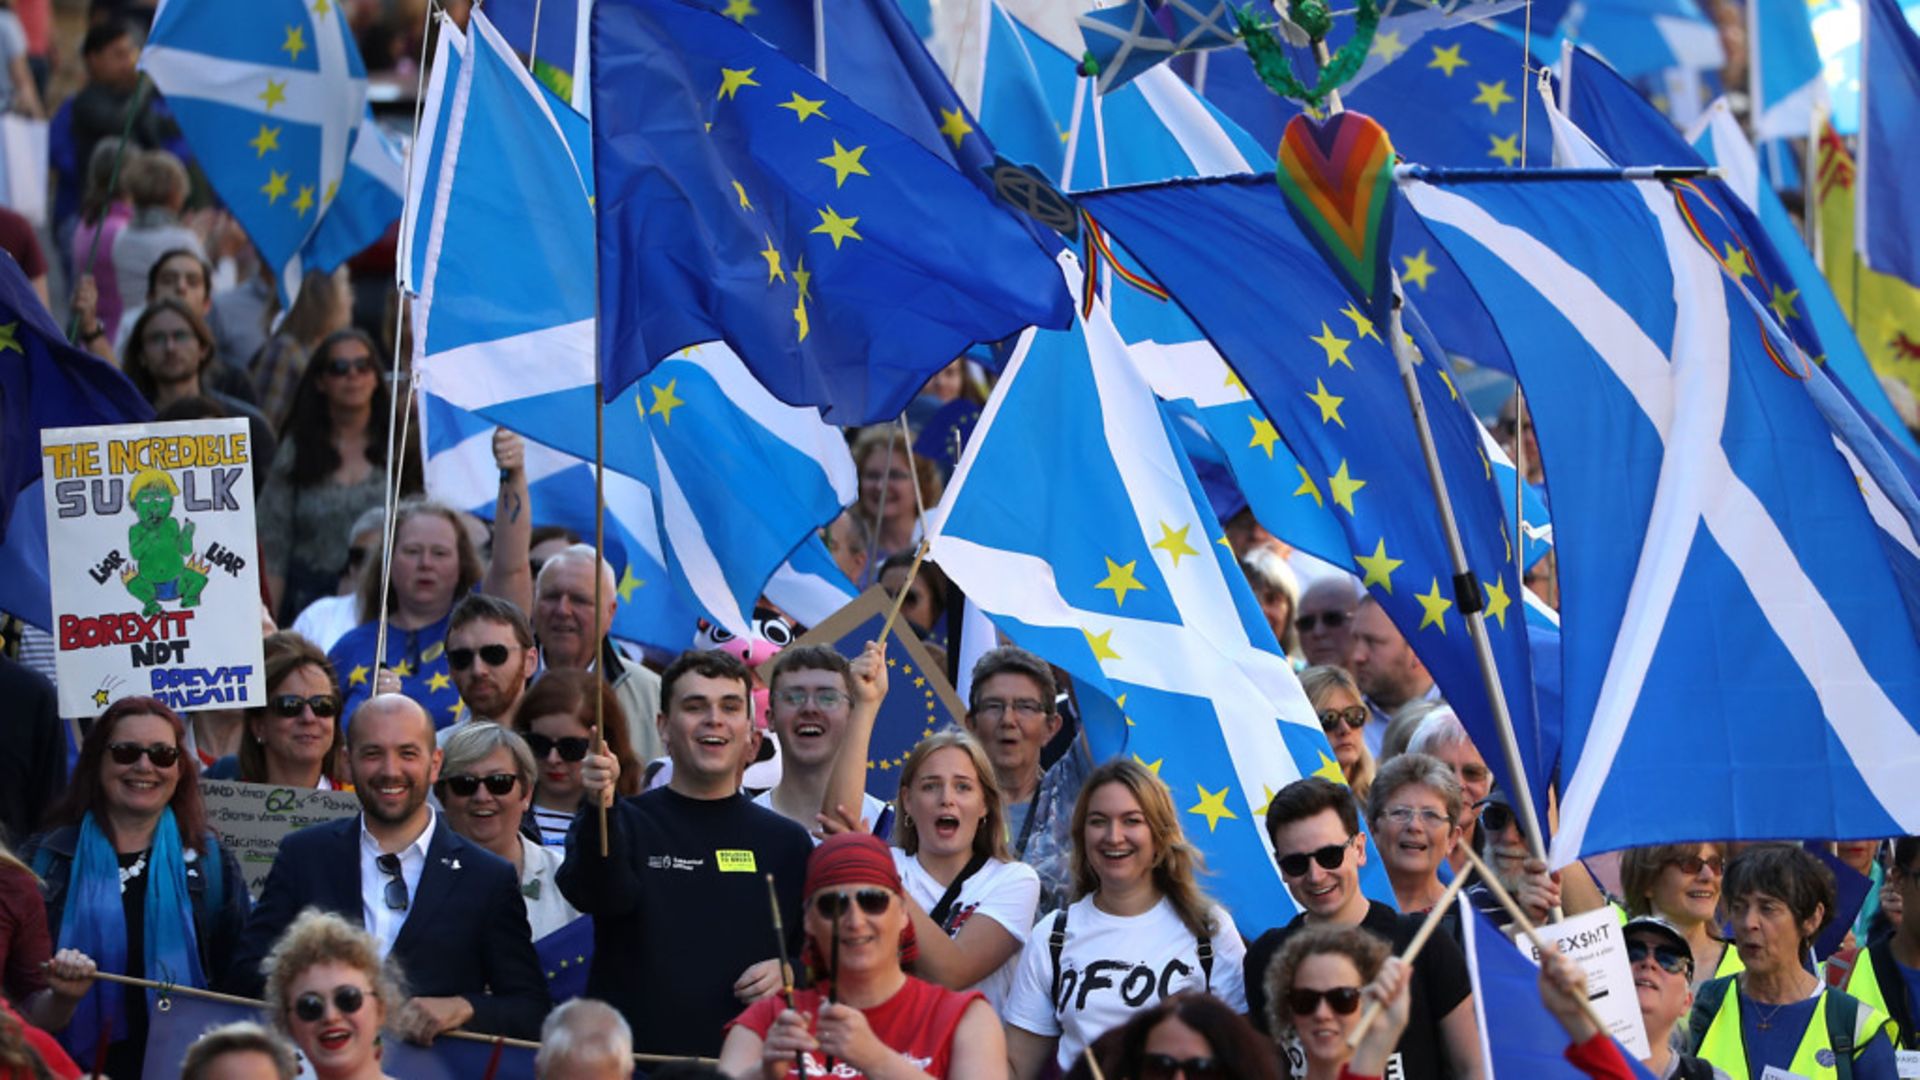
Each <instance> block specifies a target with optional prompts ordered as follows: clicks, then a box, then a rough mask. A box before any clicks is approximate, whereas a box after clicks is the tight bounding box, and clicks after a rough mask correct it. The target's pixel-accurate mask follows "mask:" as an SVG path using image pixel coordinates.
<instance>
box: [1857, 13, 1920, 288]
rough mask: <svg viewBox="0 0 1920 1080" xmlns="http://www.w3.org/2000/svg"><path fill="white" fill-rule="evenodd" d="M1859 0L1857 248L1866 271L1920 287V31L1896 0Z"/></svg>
mask: <svg viewBox="0 0 1920 1080" xmlns="http://www.w3.org/2000/svg"><path fill="white" fill-rule="evenodd" d="M1861 3H1862V4H1864V5H1865V6H1866V8H1865V12H1864V14H1863V18H1862V22H1861V30H1862V35H1863V37H1864V40H1863V41H1862V42H1861V44H1860V187H1859V188H1858V190H1857V191H1856V192H1855V197H1854V229H1855V234H1854V246H1855V247H1856V248H1857V249H1858V250H1859V252H1860V255H1861V258H1863V259H1864V260H1865V261H1866V264H1867V266H1868V267H1869V268H1871V269H1873V270H1876V271H1878V272H1880V273H1882V274H1889V275H1892V276H1893V277H1897V278H1899V279H1901V280H1902V281H1905V282H1906V283H1907V284H1909V285H1915V286H1920V185H1916V184H1915V183H1914V176H1915V173H1916V171H1920V148H1916V147H1915V145H1914V133H1915V132H1916V131H1920V34H1916V33H1915V31H1914V29H1913V27H1911V26H1909V25H1907V20H1906V18H1905V16H1904V15H1903V14H1902V12H1901V10H1900V7H1899V5H1898V4H1897V3H1896V2H1895V0H1861Z"/></svg>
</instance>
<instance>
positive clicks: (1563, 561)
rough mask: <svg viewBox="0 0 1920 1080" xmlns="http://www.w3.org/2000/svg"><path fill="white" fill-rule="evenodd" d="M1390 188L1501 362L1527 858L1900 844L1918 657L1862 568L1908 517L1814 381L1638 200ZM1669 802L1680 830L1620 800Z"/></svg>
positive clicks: (1578, 190)
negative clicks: (1549, 685)
mask: <svg viewBox="0 0 1920 1080" xmlns="http://www.w3.org/2000/svg"><path fill="white" fill-rule="evenodd" d="M1406 190H1407V193H1408V198H1409V200H1410V201H1411V202H1412V203H1413V205H1414V207H1415V208H1416V209H1417V210H1419V212H1420V213H1421V215H1422V216H1423V217H1425V218H1426V219H1427V221H1428V224H1429V225H1430V226H1431V227H1432V228H1433V230H1434V233H1435V236H1436V237H1438V238H1439V240H1440V242H1441V243H1443V244H1445V245H1446V246H1447V248H1448V250H1449V251H1450V252H1451V253H1452V254H1453V257H1454V260H1455V261H1456V262H1457V263H1458V264H1459V265H1460V266H1461V268H1462V269H1463V270H1464V271H1465V272H1466V273H1467V275H1468V277H1469V278H1470V279H1471V280H1472V281H1473V283H1474V286H1475V288H1476V289H1477V290H1478V291H1479V292H1480V295H1481V297H1482V299H1483V300H1484V301H1485V302H1486V304H1487V307H1488V310H1489V311H1490V312H1492V313H1493V315H1494V318H1495V320H1496V321H1497V322H1498V324H1499V325H1500V327H1501V329H1502V332H1503V333H1505V334H1507V335H1508V336H1509V339H1510V341H1512V342H1514V343H1520V342H1524V343H1525V345H1526V348H1525V349H1524V350H1521V349H1517V348H1516V349H1514V350H1513V356H1514V358H1515V360H1516V362H1518V363H1519V364H1520V365H1521V370H1520V377H1521V382H1522V384H1523V385H1524V386H1525V387H1526V391H1527V401H1528V404H1529V405H1530V406H1531V407H1532V408H1533V410H1534V414H1535V416H1536V418H1537V420H1538V422H1539V428H1538V430H1539V438H1540V446H1541V452H1542V454H1543V456H1544V459H1545V464H1546V467H1547V471H1548V475H1550V476H1552V477H1553V494H1554V504H1553V510H1554V519H1555V520H1554V525H1555V539H1556V540H1557V545H1556V550H1557V551H1558V556H1559V574H1560V587H1561V595H1562V598H1563V603H1562V608H1561V611H1562V613H1563V616H1564V620H1565V621H1564V624H1563V631H1564V638H1563V641H1562V650H1563V656H1562V667H1563V674H1564V678H1565V682H1564V686H1563V690H1564V698H1565V711H1564V716H1565V724H1566V740H1565V762H1566V763H1565V766H1564V773H1565V775H1566V777H1567V780H1566V785H1565V787H1564V788H1563V789H1562V794H1561V799H1560V831H1559V833H1558V835H1556V836H1555V838H1554V843H1553V852H1552V861H1553V862H1554V863H1555V864H1556V865H1565V864H1566V863H1568V862H1570V861H1572V860H1573V859H1575V858H1577V857H1579V856H1580V855H1582V854H1585V853H1589V852H1597V851H1608V850H1614V849H1618V848H1622V847H1627V846H1633V845H1642V844H1649V843H1664V842H1670V841H1682V840H1698V839H1704V838H1710V837H1719V838H1724V839H1737V840H1758V839H1777V838H1781V837H1803V836H1823V837H1825V836H1831V837H1864V836H1891V835H1895V834H1904V833H1908V832H1911V831H1912V830H1913V829H1914V828H1915V827H1916V826H1920V804H1916V803H1915V801H1914V800H1913V799H1912V798H1911V796H1910V794H1908V788H1909V787H1910V778H1911V777H1912V776H1913V775H1914V769H1915V768H1916V767H1920V727H1917V726H1916V718H1920V642H1916V634H1915V625H1916V624H1915V621H1914V619H1913V616H1912V614H1911V613H1910V611H1909V608H1908V607H1907V603H1908V601H1909V598H1907V597H1906V596H1905V595H1904V594H1903V590H1902V587H1901V581H1900V577H1899V575H1898V573H1897V572H1896V570H1895V569H1894V567H1892V566H1891V565H1890V560H1889V557H1888V555H1887V554H1886V549H1885V547H1884V546H1883V545H1886V544H1888V543H1889V542H1890V541H1897V542H1898V543H1900V544H1903V545H1904V546H1905V547H1906V548H1907V550H1910V551H1920V544H1916V543H1915V542H1914V539H1913V535H1914V530H1915V523H1916V521H1920V509H1916V510H1915V512H1913V513H1911V514H1904V513H1902V509H1901V508H1902V507H1903V506H1908V505H1911V504H1912V501H1913V500H1912V492H1911V490H1910V489H1904V490H1903V487H1904V482H1903V481H1902V480H1901V479H1900V478H1899V477H1898V476H1897V475H1896V474H1894V473H1892V472H1889V471H1887V470H1885V469H1882V468H1879V466H1878V463H1877V462H1870V461H1868V459H1869V458H1876V457H1877V458H1879V459H1881V460H1884V458H1885V450H1884V447H1883V446H1881V445H1879V444H1874V443H1871V442H1869V441H1861V442H1858V443H1855V442H1852V441H1850V440H1849V432H1848V430H1847V428H1846V427H1845V426H1843V425H1842V424H1839V423H1836V422H1835V419H1836V418H1837V419H1842V420H1845V419H1849V417H1848V416H1847V412H1848V410H1847V409H1846V406H1845V404H1844V403H1843V400H1842V399H1840V398H1839V397H1838V395H1837V394H1835V393H1834V390H1833V387H1832V383H1831V380H1830V379H1829V378H1828V376H1827V374H1826V372H1825V370H1824V369H1822V368H1821V367H1820V366H1818V365H1816V364H1813V363H1811V362H1809V361H1808V360H1807V359H1806V358H1805V356H1804V354H1802V353H1801V352H1800V351H1799V350H1798V349H1797V348H1796V347H1795V345H1794V344H1793V343H1792V341H1790V340H1789V339H1787V338H1786V337H1785V336H1784V335H1782V334H1781V333H1780V331H1779V328H1778V326H1777V324H1776V323H1775V322H1774V320H1773V319H1772V318H1770V317H1769V316H1768V315H1767V314H1766V313H1765V311H1764V309H1763V308H1761V307H1760V305H1759V304H1758V303H1757V302H1756V301H1755V300H1754V299H1753V297H1752V296H1751V294H1749V293H1748V292H1747V291H1746V290H1745V289H1744V288H1742V287H1741V286H1740V285H1739V284H1738V283H1736V280H1735V279H1734V277H1733V275H1732V274H1730V273H1727V272H1725V270H1724V268H1723V265H1722V262H1721V260H1722V258H1723V257H1724V256H1723V254H1722V253H1721V252H1719V251H1714V250H1709V249H1708V248H1707V247H1706V246H1705V244H1704V243H1703V242H1702V240H1701V239H1699V238H1698V237H1697V234H1696V233H1694V232H1693V231H1692V230H1691V229H1690V228H1689V226H1688V225H1687V224H1686V222H1685V221H1684V220H1683V217H1682V207H1681V204H1680V203H1679V202H1677V200H1676V195H1675V194H1674V192H1672V191H1669V190H1668V189H1667V188H1664V187H1662V186H1660V185H1658V184H1655V183H1652V182H1637V183H1630V182H1624V181H1620V182H1595V181H1585V182H1577V181H1553V180H1544V181H1532V182H1527V183H1510V182H1481V183H1468V184H1460V185H1452V186H1447V187H1439V186H1434V185H1430V184H1426V183H1413V184H1410V185H1408V186H1407V189H1406ZM1677 298H1684V301H1682V300H1680V299H1677ZM1823 396H1824V397H1827V398H1830V399H1832V400H1831V401H1830V402H1829V403H1827V404H1822V401H1821V399H1822V397H1823ZM1850 419H1851V420H1852V422H1853V423H1854V424H1855V425H1858V424H1860V423H1862V421H1861V420H1860V418H1859V417H1858V416H1857V414H1854V415H1852V416H1851V417H1850ZM1836 439H1838V440H1839V443H1840V452H1836ZM1856 461H1858V462H1860V463H1861V465H1860V466H1855V465H1854V464H1853V463H1854V462H1856ZM1863 496H1864V498H1863ZM1876 499H1877V500H1878V502H1877V503H1874V502H1873V500H1876ZM1877 522H1878V523H1877ZM1883 530H1885V534H1886V535H1884V536H1883ZM1896 531H1897V532H1898V534H1899V535H1898V536H1893V535H1892V534H1893V533H1895V532H1896ZM1678 786H1684V787H1685V788H1686V789H1687V790H1688V791H1691V792H1693V793H1694V794H1695V797H1694V799H1693V800H1692V802H1691V803H1690V808H1689V811H1688V813H1687V814H1686V815H1684V816H1683V817H1679V818H1677V817H1675V816H1674V815H1672V814H1669V813H1665V812H1664V811H1663V810H1662V809H1661V808H1660V807H1659V806H1658V805H1656V804H1655V803H1654V802H1650V801H1649V800H1647V799H1646V797H1645V796H1646V792H1647V791H1649V790H1667V789H1670V788H1674V787H1678ZM1784 790H1792V791H1794V792H1796V793H1798V796H1797V797H1796V798H1793V799H1782V798H1780V797H1779V793H1780V792H1781V791H1784Z"/></svg>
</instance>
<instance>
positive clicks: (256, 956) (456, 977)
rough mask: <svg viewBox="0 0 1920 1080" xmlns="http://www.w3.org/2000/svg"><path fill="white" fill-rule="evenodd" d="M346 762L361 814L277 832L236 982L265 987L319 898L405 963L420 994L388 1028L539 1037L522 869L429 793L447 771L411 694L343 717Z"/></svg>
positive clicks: (536, 974)
mask: <svg viewBox="0 0 1920 1080" xmlns="http://www.w3.org/2000/svg"><path fill="white" fill-rule="evenodd" d="M347 763H348V771H349V772H350V774H351V776H352V779H353V787H354V792H355V793H356V794H357V795H358V796H359V799H360V814H359V816H358V817H351V818H342V819H340V820H338V821H330V822H327V823H325V824H322V825H315V826H312V827H310V828H306V829H301V830H300V831H299V832H296V833H293V834H291V835H289V836H288V837H287V838H286V839H285V840H284V841H282V842H281V845H280V852H279V854H278V855H276V856H275V857H274V860H273V869H272V870H271V871H269V872H268V874H267V882H266V887H265V889H264V890H263V891H262V892H261V894H260V901H259V903H258V904H257V905H255V907H254V909H253V913H252V914H251V915H250V916H248V918H247V926H246V929H245V931H243V932H242V934H241V938H240V947H239V949H238V950H237V951H236V955H235V957H234V961H233V966H232V968H231V969H230V970H229V971H228V972H227V979H226V984H225V985H226V987H227V988H228V989H230V990H231V991H233V992H235V993H239V994H245V995H247V996H249V997H259V996H260V993H261V990H262V988H263V985H264V983H265V977H264V972H263V971H262V970H261V960H262V958H264V957H265V956H266V955H267V953H268V951H269V950H271V949H272V948H273V945H274V942H276V941H278V940H279V939H280V935H281V933H282V932H284V931H285V930H286V928H287V926H288V924H290V923H292V922H293V919H294V916H296V915H298V914H299V913H300V912H302V911H304V910H306V909H307V908H309V907H317V908H319V909H321V910H322V911H331V912H335V913H337V914H339V915H340V916H342V917H343V918H346V919H348V920H349V921H352V922H355V923H357V924H358V925H360V926H363V927H365V928H366V930H367V932H368V933H370V934H372V935H373V937H374V939H375V940H376V941H378V942H379V943H380V949H381V954H382V956H383V957H384V956H389V955H390V956H392V957H393V959H394V960H395V961H396V962H397V963H398V964H399V965H400V969H401V970H402V971H404V972H406V975H407V983H408V985H409V986H410V987H411V989H412V991H413V993H414V996H413V997H412V998H411V999H409V1000H408V1001H407V1003H406V1005H405V1006H404V1007H402V1008H400V1009H399V1010H398V1011H397V1012H395V1013H393V1014H392V1017H391V1026H392V1028H393V1029H394V1030H395V1031H397V1032H399V1033H400V1034H402V1035H404V1036H406V1037H407V1038H408V1039H411V1040H414V1041H417V1042H421V1043H426V1042H429V1041H431V1040H432V1039H433V1037H434V1036H436V1035H438V1034H440V1033H441V1032H443V1031H449V1030H452V1029H454V1028H467V1029H471V1030H474V1031H484V1032H487V1033H488V1034H495V1035H509V1036H516V1037H521V1038H531V1037H532V1036H533V1035H534V1034H535V1033H537V1032H538V1031H539V1030H540V1020H541V1018H542V1017H544V1016H545V1015H546V1012H547V1006H548V1000H547V987H546V980H545V979H543V978H542V977H541V973H540V961H539V959H538V957H537V956H536V955H535V954H534V951H533V935H532V931H531V930H529V929H528V926H527V909H526V905H525V904H524V903H522V902H521V899H520V882H519V877H518V875H517V874H515V873H514V870H513V867H512V865H511V864H509V863H508V862H507V861H506V860H504V859H502V858H500V857H499V856H497V855H494V854H492V853H490V852H488V851H487V850H486V849H484V848H481V847H479V846H478V845H475V844H473V843H471V842H469V841H467V840H466V839H463V838H462V837H461V836H459V834H457V833H455V832H454V831H453V830H452V829H451V828H446V827H443V825H442V823H441V822H440V820H439V815H437V814H436V813H435V812H434V810H433V808H432V807H431V806H428V805H427V792H428V790H429V789H430V788H432V786H433V783H434V781H435V779H436V778H437V777H438V775H439V772H440V751H439V750H437V749H435V748H434V744H433V721H432V720H431V719H429V718H428V716H427V714H426V711H425V710H423V709H422V708H421V707H420V706H419V704H417V703H416V702H414V701H413V699H411V698H408V697H405V696H403V695H400V694H382V695H380V696H378V697H375V698H373V699H372V700H370V701H368V702H367V703H366V704H365V705H363V706H361V707H360V708H359V709H358V710H357V711H356V712H355V713H354V714H353V718H352V720H351V721H350V722H349V723H348V725H347Z"/></svg>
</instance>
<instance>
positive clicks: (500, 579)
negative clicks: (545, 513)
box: [486, 428, 533, 614]
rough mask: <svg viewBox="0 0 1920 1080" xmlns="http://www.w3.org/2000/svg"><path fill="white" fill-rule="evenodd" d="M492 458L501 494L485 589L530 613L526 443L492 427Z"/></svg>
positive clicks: (495, 508)
mask: <svg viewBox="0 0 1920 1080" xmlns="http://www.w3.org/2000/svg"><path fill="white" fill-rule="evenodd" d="M493 461H494V464H496V465H498V466H500V496H499V499H498V500H497V501H496V502H495V503H494V506H493V558H492V559H491V560H490V561H489V562H488V563H487V583H486V591H487V595H489V596H497V597H499V598H500V599H502V600H511V601H513V603H514V604H515V605H517V606H518V607H519V608H520V610H521V611H525V612H528V613H529V614H531V613H532V611H533V570H532V568H531V567H530V566H528V564H527V552H528V550H529V548H530V547H531V542H532V539H533V502H532V497H531V496H530V495H529V494H528V493H527V444H526V443H525V442H524V441H522V440H521V438H520V436H518V435H515V434H514V433H513V432H511V431H508V430H507V429H506V428H495V429H494V431H493Z"/></svg>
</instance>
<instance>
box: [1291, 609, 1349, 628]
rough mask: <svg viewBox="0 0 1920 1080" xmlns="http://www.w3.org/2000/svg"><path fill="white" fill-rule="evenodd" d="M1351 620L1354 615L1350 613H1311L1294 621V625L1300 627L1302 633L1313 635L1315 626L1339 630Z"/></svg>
mask: <svg viewBox="0 0 1920 1080" xmlns="http://www.w3.org/2000/svg"><path fill="white" fill-rule="evenodd" d="M1351 618H1353V613H1352V612H1350V611H1309V612H1307V613H1306V614H1304V615H1302V616H1300V617H1299V618H1297V619H1295V620H1293V625H1294V626H1296V627H1298V628H1299V629H1300V632H1301V633H1303V634H1311V633H1313V628H1314V627H1315V626H1325V627H1326V628H1327V629H1329V630H1338V629H1340V628H1341V627H1343V626H1345V625H1347V620H1348V619H1351Z"/></svg>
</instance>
